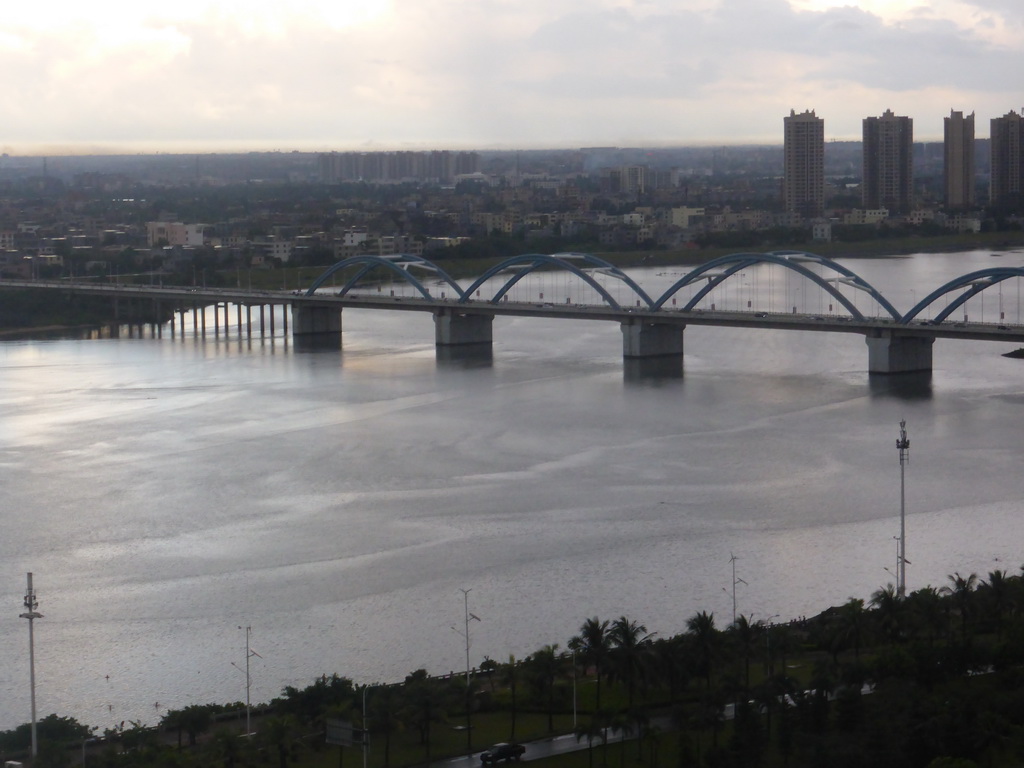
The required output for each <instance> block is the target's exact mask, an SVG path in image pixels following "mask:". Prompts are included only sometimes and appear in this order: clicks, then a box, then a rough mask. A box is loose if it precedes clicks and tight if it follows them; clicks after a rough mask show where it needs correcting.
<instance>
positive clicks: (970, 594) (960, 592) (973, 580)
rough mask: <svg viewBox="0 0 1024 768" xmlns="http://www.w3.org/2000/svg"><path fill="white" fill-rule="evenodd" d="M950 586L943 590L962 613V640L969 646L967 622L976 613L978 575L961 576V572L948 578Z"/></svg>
mask: <svg viewBox="0 0 1024 768" xmlns="http://www.w3.org/2000/svg"><path fill="white" fill-rule="evenodd" d="M946 578H948V579H949V582H950V583H949V586H945V587H943V588H942V592H943V593H944V594H946V595H949V596H950V598H951V599H952V600H953V604H954V605H955V606H956V608H957V610H958V612H959V613H960V639H961V641H962V642H963V643H964V645H966V644H967V622H968V621H969V620H970V618H971V617H972V614H973V613H974V588H975V586H976V585H977V583H978V575H977V574H976V573H972V574H971V575H970V576H966V577H965V576H961V575H960V572H959V571H957V572H956V573H954V574H952V575H950V576H947V577H946Z"/></svg>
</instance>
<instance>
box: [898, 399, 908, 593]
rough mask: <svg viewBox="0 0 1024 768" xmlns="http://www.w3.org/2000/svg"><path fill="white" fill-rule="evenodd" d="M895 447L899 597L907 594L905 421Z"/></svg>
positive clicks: (906, 453)
mask: <svg viewBox="0 0 1024 768" xmlns="http://www.w3.org/2000/svg"><path fill="white" fill-rule="evenodd" d="M896 448H897V449H898V450H899V452H900V539H899V558H898V559H899V563H898V565H899V576H898V577H897V579H896V581H897V582H898V583H897V584H896V593H897V595H898V596H899V597H901V598H902V597H906V595H907V494H906V465H907V463H908V462H909V461H910V440H909V439H908V438H907V421H906V419H903V420H902V421H900V436H899V438H898V439H897V440H896Z"/></svg>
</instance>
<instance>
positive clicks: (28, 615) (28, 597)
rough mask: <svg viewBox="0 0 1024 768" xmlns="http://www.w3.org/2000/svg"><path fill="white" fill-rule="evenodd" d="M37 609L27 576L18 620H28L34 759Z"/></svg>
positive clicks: (37, 749)
mask: <svg viewBox="0 0 1024 768" xmlns="http://www.w3.org/2000/svg"><path fill="white" fill-rule="evenodd" d="M38 607H39V601H38V600H36V593H35V590H33V589H32V574H31V573H29V574H28V590H27V591H26V592H25V609H26V610H25V613H22V614H20V615H19V616H20V618H22V619H28V668H29V684H30V685H31V688H32V757H33V758H35V756H36V754H37V753H38V751H39V743H38V741H37V739H36V646H35V637H34V634H33V622H34V621H35V620H36V619H41V618H43V614H41V613H39V611H37V610H36V608H38Z"/></svg>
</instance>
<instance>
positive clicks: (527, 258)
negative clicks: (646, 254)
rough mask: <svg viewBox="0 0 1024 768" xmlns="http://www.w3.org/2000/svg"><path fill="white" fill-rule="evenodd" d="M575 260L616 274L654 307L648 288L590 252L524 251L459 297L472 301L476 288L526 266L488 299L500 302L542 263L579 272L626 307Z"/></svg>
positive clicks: (610, 299) (609, 300)
mask: <svg viewBox="0 0 1024 768" xmlns="http://www.w3.org/2000/svg"><path fill="white" fill-rule="evenodd" d="M572 261H583V262H584V263H586V264H588V265H590V266H591V268H592V270H593V271H595V272H600V273H602V274H607V275H610V276H612V277H615V278H616V279H618V280H622V281H623V282H624V283H625V284H626V285H628V286H629V287H630V289H632V291H633V292H634V293H635V294H636V295H637V298H639V299H641V300H643V301H645V302H646V303H647V306H648V307H651V306H652V304H653V302H652V301H651V297H650V296H648V295H647V293H646V291H644V289H643V288H641V287H640V286H639V285H637V283H636V282H635V281H634V280H633V279H632V278H631V277H629V276H628V275H627V274H626V273H625V272H623V271H622V270H621V269H619V268H618V267H616V266H615V265H614V264H611V263H609V262H607V261H605V260H604V259H602V258H599V257H597V256H594V255H593V254H590V253H556V254H552V255H551V256H548V255H545V254H542V253H526V254H522V255H521V256H512V257H511V258H508V259H505V260H504V261H502V262H500V263H498V264H495V265H494V266H493V267H491V268H490V269H488V270H487V271H486V272H484V273H483V274H482V275H481V276H480V277H478V278H477V279H476V280H475V281H474V282H473V284H472V285H470V286H469V287H468V288H467V289H466V290H465V293H464V295H463V296H462V298H461V299H459V301H460V302H464V303H468V302H469V301H470V300H471V297H472V296H473V294H474V293H475V292H476V290H477V289H478V288H479V287H480V286H481V285H483V284H484V283H486V282H487V281H488V280H490V279H491V278H492V277H494V276H495V275H497V274H499V273H501V272H504V271H505V270H508V269H512V268H516V267H524V268H523V269H519V270H517V272H516V274H515V275H513V276H512V277H511V278H509V280H508V282H506V283H505V284H504V285H503V286H502V287H501V288H500V289H499V290H498V292H497V293H495V294H494V296H493V297H492V298H490V299H488V301H489V302H490V303H491V304H497V303H498V302H499V301H501V298H502V296H504V295H505V294H506V293H508V292H509V291H510V290H511V289H512V287H513V286H514V285H515V284H516V283H518V282H519V281H520V280H522V279H523V278H524V277H526V276H527V275H528V274H530V273H531V272H533V271H534V270H536V269H539V268H540V267H542V266H556V267H559V268H561V269H564V270H566V271H567V272H570V273H572V274H574V275H576V276H577V277H578V278H580V279H581V280H583V281H584V282H585V283H587V285H589V286H590V287H591V288H593V289H594V290H595V291H597V293H598V294H599V295H600V296H601V298H602V299H604V300H605V302H606V303H607V304H608V305H609V306H611V307H612V308H613V309H622V307H621V306H619V303H618V302H617V301H615V299H614V298H613V297H612V295H611V294H610V293H608V291H607V290H606V289H605V288H604V286H603V285H601V284H600V283H599V282H597V280H595V279H594V278H593V277H591V276H590V275H589V274H587V272H586V270H582V269H580V268H579V267H577V266H576V265H575V264H573V263H572Z"/></svg>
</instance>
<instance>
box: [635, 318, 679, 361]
mask: <svg viewBox="0 0 1024 768" xmlns="http://www.w3.org/2000/svg"><path fill="white" fill-rule="evenodd" d="M620 326H621V328H622V356H623V357H625V358H644V357H680V358H681V357H682V356H683V326H680V325H674V324H669V323H652V322H650V321H649V320H644V319H643V318H639V317H636V318H633V317H631V318H630V319H629V320H626V321H624V322H622V323H620Z"/></svg>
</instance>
